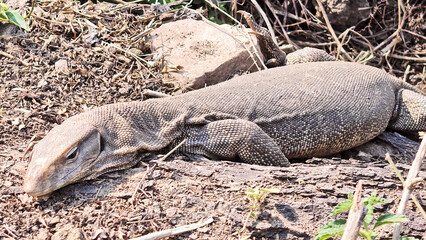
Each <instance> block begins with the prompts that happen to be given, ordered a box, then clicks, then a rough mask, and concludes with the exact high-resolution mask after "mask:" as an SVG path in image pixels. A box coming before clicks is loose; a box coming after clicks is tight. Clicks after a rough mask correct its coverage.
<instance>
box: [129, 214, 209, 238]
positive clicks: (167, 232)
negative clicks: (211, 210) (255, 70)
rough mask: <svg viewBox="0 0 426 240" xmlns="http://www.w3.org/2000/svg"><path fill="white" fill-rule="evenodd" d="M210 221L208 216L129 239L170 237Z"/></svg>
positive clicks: (202, 225)
mask: <svg viewBox="0 0 426 240" xmlns="http://www.w3.org/2000/svg"><path fill="white" fill-rule="evenodd" d="M212 222H213V218H211V217H210V218H209V219H207V220H206V221H204V222H198V223H193V224H189V225H184V226H180V227H177V228H172V229H167V230H163V231H159V232H154V233H150V234H147V235H144V236H142V237H137V238H132V239H130V240H156V239H162V238H167V237H171V236H174V235H177V234H181V233H185V232H189V231H192V230H195V229H197V228H200V227H204V226H206V225H208V224H210V223H212Z"/></svg>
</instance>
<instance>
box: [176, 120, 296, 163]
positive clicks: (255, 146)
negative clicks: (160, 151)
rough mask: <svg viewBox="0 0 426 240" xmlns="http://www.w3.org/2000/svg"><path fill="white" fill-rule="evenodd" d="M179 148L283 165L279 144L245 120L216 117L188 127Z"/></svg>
mask: <svg viewBox="0 0 426 240" xmlns="http://www.w3.org/2000/svg"><path fill="white" fill-rule="evenodd" d="M186 135H187V138H188V140H187V142H186V143H185V145H184V146H183V151H184V152H187V153H192V154H201V155H204V156H207V157H210V158H222V159H223V158H224V159H236V158H239V159H241V161H243V162H245V163H250V164H258V165H273V166H283V167H287V166H289V165H290V162H289V161H288V159H287V158H286V157H285V156H284V153H283V152H282V151H281V149H280V147H279V146H278V145H277V143H276V142H274V140H273V139H272V138H271V137H270V136H268V135H267V134H266V133H265V132H264V131H263V130H262V129H261V128H260V127H259V126H258V125H256V124H255V123H252V122H249V121H245V120H234V119H227V120H220V121H215V122H211V123H208V124H206V125H203V126H196V127H189V128H188V131H187V132H186Z"/></svg>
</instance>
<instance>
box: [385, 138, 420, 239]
mask: <svg viewBox="0 0 426 240" xmlns="http://www.w3.org/2000/svg"><path fill="white" fill-rule="evenodd" d="M425 156H426V138H423V140H422V142H421V143H420V147H419V151H418V152H417V154H416V157H415V158H414V161H413V163H412V164H411V167H410V171H408V176H407V179H406V180H405V183H404V190H403V192H402V197H401V201H400V202H399V206H398V210H397V213H398V214H404V211H405V208H406V206H407V203H408V199H409V198H410V195H411V192H412V191H413V187H414V185H415V184H416V183H418V182H419V181H421V178H420V177H417V176H418V174H419V172H420V168H421V166H422V162H423V159H424V158H425ZM400 234H401V223H397V224H396V225H395V229H394V231H393V236H392V239H393V240H399V239H400Z"/></svg>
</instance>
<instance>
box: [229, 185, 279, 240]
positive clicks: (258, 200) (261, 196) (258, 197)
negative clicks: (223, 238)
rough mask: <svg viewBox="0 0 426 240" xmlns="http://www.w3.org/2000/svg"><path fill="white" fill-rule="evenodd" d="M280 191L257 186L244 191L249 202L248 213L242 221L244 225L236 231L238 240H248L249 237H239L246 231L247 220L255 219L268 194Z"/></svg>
mask: <svg viewBox="0 0 426 240" xmlns="http://www.w3.org/2000/svg"><path fill="white" fill-rule="evenodd" d="M279 192H280V190H279V189H277V188H260V187H259V186H257V187H255V188H254V189H253V188H248V189H247V191H246V196H247V198H248V200H249V201H250V205H249V208H250V212H249V213H248V214H247V217H246V219H245V220H244V225H243V227H242V228H241V229H238V230H237V231H236V232H235V233H234V235H235V234H238V236H239V239H240V240H246V239H249V238H250V236H244V237H242V236H241V233H243V232H244V230H245V229H246V225H247V222H248V219H249V218H250V217H251V218H253V219H256V218H257V215H256V212H258V211H260V210H261V206H262V204H263V203H264V202H265V200H266V197H267V195H268V194H269V193H279Z"/></svg>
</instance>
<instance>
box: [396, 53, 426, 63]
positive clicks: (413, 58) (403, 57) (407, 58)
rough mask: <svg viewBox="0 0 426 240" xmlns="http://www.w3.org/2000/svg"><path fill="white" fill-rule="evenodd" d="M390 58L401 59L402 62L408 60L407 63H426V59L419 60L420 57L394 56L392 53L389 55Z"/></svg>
mask: <svg viewBox="0 0 426 240" xmlns="http://www.w3.org/2000/svg"><path fill="white" fill-rule="evenodd" d="M388 57H391V58H396V59H401V60H407V61H413V62H426V57H421V58H419V57H407V56H402V55H398V54H392V53H389V54H388Z"/></svg>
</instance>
